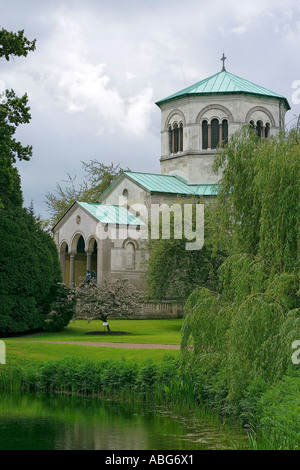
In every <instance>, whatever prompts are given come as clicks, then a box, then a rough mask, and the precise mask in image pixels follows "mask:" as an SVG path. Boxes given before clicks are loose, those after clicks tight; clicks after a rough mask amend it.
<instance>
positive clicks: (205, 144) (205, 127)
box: [202, 121, 208, 150]
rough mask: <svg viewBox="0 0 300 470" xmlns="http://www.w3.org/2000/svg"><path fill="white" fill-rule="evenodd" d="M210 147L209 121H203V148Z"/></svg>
mask: <svg viewBox="0 0 300 470" xmlns="http://www.w3.org/2000/svg"><path fill="white" fill-rule="evenodd" d="M207 148H208V125H207V121H203V122H202V149H203V150H206V149H207Z"/></svg>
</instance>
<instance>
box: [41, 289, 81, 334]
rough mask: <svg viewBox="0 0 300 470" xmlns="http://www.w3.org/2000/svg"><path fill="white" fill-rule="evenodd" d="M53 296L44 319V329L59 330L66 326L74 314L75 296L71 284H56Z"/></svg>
mask: <svg viewBox="0 0 300 470" xmlns="http://www.w3.org/2000/svg"><path fill="white" fill-rule="evenodd" d="M54 291H55V297H54V300H53V302H52V303H51V305H50V308H49V309H48V311H49V313H48V314H47V315H46V317H45V320H44V326H43V328H44V330H45V331H51V332H55V331H60V330H62V329H63V328H64V327H65V326H67V325H68V324H69V323H70V321H71V320H72V318H73V317H74V314H75V307H76V296H75V291H74V288H73V287H72V286H67V285H66V284H62V283H61V284H58V285H56V286H55V289H54Z"/></svg>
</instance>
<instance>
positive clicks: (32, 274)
mask: <svg viewBox="0 0 300 470" xmlns="http://www.w3.org/2000/svg"><path fill="white" fill-rule="evenodd" d="M10 41H11V42H10ZM34 48H35V41H33V42H30V41H28V39H26V38H25V37H24V35H23V32H22V31H19V32H18V34H14V33H8V32H7V31H6V30H3V29H2V30H0V58H1V57H5V58H6V60H9V57H10V56H13V55H17V56H19V55H24V56H26V55H27V52H28V50H34ZM30 118H31V116H30V113H29V107H28V98H27V95H26V94H25V95H24V96H23V97H22V98H18V97H17V96H16V94H15V93H14V91H13V90H10V91H9V90H6V92H5V96H4V97H3V98H2V101H0V233H1V242H0V243H1V249H0V336H7V335H12V334H17V333H22V332H27V331H32V330H36V329H42V328H44V327H47V324H48V322H45V320H47V319H48V316H49V314H50V312H51V311H52V309H53V305H54V304H57V302H59V300H60V294H61V288H60V284H58V283H59V282H61V271H60V266H59V259H58V253H57V249H56V246H55V244H54V241H53V239H52V238H51V237H50V236H49V235H48V234H46V233H45V232H44V231H43V230H42V228H41V227H40V224H39V223H38V221H37V220H36V218H35V217H34V214H33V210H29V211H28V210H26V209H24V208H23V207H22V206H23V197H22V191H21V185H20V177H19V174H18V171H17V168H16V167H15V163H16V161H17V159H18V160H29V159H30V157H31V155H32V147H31V146H26V147H24V146H22V144H21V143H20V142H18V141H16V139H15V132H16V129H17V127H18V126H19V125H20V124H26V123H28V122H29V121H30ZM72 315H73V312H72V313H70V314H69V315H67V316H68V319H65V320H64V321H63V322H61V319H59V323H60V325H61V323H63V325H62V326H65V324H67V323H68V321H69V320H70V318H71V317H72Z"/></svg>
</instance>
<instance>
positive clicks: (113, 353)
mask: <svg viewBox="0 0 300 470" xmlns="http://www.w3.org/2000/svg"><path fill="white" fill-rule="evenodd" d="M181 326H182V320H180V319H178V320H177V319H171V320H111V321H110V327H111V329H112V331H124V332H127V333H129V334H127V335H124V336H121V335H116V336H113V335H109V336H103V335H96V334H95V335H93V334H89V333H91V332H94V331H104V328H103V325H102V322H98V321H95V322H92V323H88V322H87V321H85V320H77V321H76V322H75V323H70V325H69V326H68V327H67V328H64V329H63V330H62V331H60V332H58V333H46V332H41V333H35V334H32V335H24V336H18V337H15V338H1V339H2V340H3V341H4V342H5V345H6V362H7V364H6V366H2V369H3V370H5V369H7V368H9V367H15V366H20V367H27V366H30V365H31V364H33V365H37V364H42V363H44V362H46V361H49V360H61V359H64V358H65V357H67V356H70V355H74V356H76V357H78V358H82V359H93V360H97V361H98V360H119V359H126V360H129V361H137V362H141V361H144V360H146V359H152V360H153V361H154V362H160V361H161V360H162V358H163V357H164V355H165V354H166V351H165V350H164V349H148V350H145V349H132V350H131V349H114V348H107V347H105V348H102V347H99V348H98V347H91V346H84V345H79V344H56V343H53V344H51V342H52V341H75V342H82V341H88V342H103V343H106V342H111V343H116V342H117V343H133V344H145V343H147V344H171V345H174V344H177V345H179V344H180V331H181ZM33 341H49V343H34V342H33ZM170 355H171V356H172V357H178V351H175V350H172V351H170ZM0 370H1V366H0Z"/></svg>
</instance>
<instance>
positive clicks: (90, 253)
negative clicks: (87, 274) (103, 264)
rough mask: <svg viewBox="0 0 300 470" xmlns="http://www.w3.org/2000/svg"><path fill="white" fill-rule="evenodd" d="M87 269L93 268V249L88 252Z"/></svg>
mask: <svg viewBox="0 0 300 470" xmlns="http://www.w3.org/2000/svg"><path fill="white" fill-rule="evenodd" d="M86 270H87V271H91V270H92V252H91V251H87V252H86Z"/></svg>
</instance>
